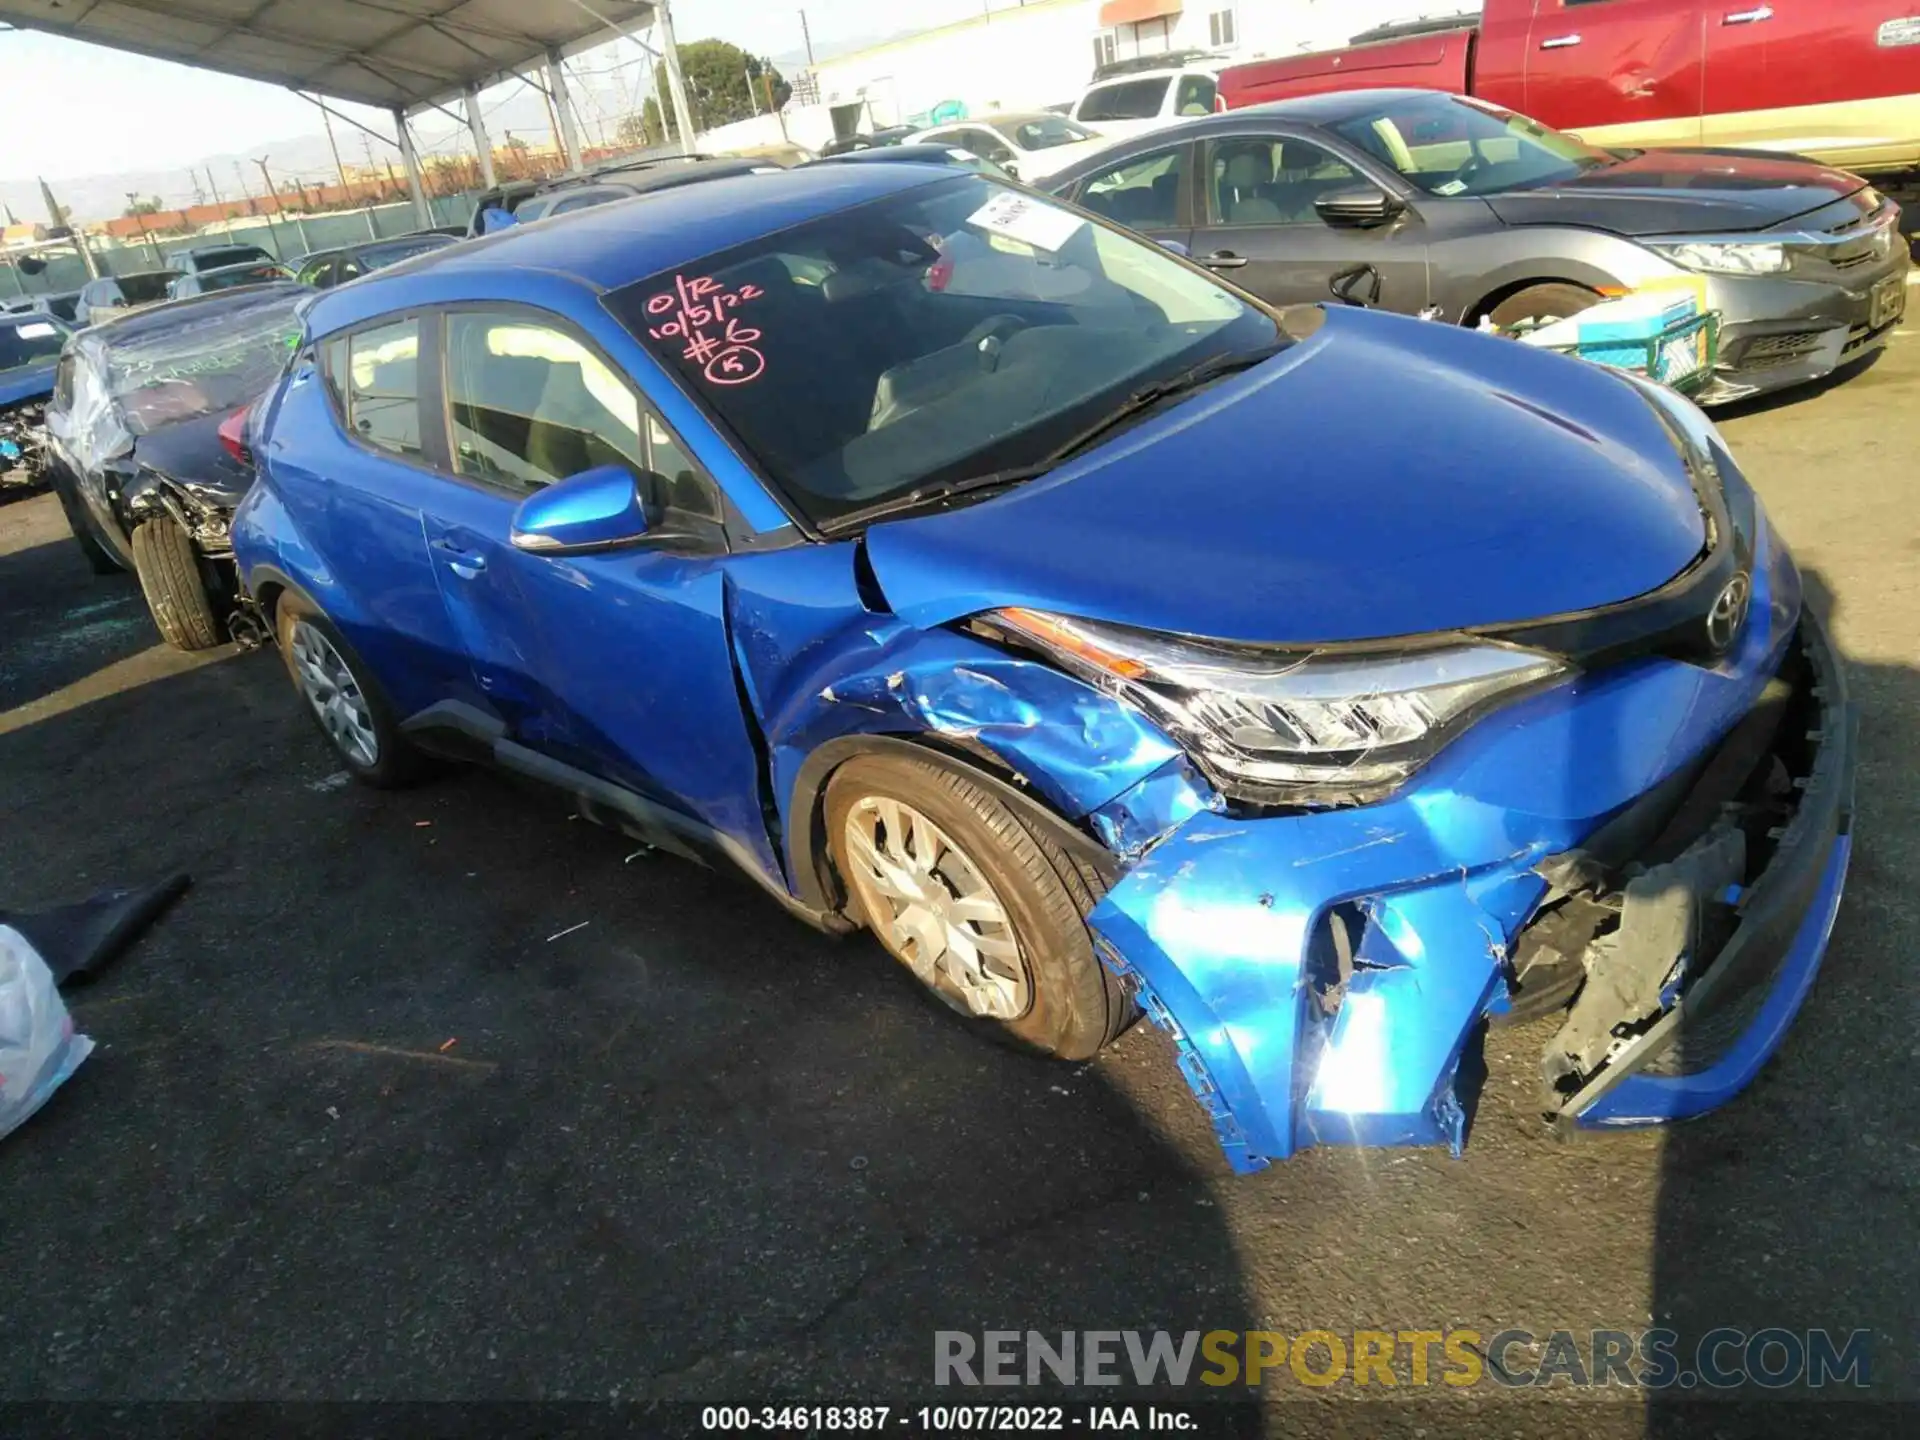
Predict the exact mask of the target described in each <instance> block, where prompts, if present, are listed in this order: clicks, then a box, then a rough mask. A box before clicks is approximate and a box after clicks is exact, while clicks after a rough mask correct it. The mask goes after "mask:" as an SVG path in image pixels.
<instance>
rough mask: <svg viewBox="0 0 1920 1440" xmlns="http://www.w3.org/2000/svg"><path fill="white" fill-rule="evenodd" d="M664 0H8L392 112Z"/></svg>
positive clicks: (446, 95)
mask: <svg viewBox="0 0 1920 1440" xmlns="http://www.w3.org/2000/svg"><path fill="white" fill-rule="evenodd" d="M654 8H655V7H654V5H653V3H652V0H0V21H11V22H12V23H14V24H16V25H20V26H23V27H25V28H28V29H33V30H44V31H47V32H49V33H51V34H55V35H65V36H67V37H69V38H71V39H74V40H85V41H88V42H90V43H92V44H95V45H106V46H110V47H112V48H113V49H116V50H131V51H134V52H135V53H137V54H141V55H151V56H155V57H157V58H159V59H162V60H174V61H178V62H179V63H180V64H182V65H195V66H199V67H201V68H203V69H207V70H219V71H223V72H225V73H226V74H229V75H239V76H243V77H245V78H246V79H249V80H263V81H265V82H267V83H268V84H270V85H285V86H288V87H290V88H292V89H295V90H311V91H315V92H317V93H319V94H322V95H326V96H330V97H332V98H333V99H336V100H351V101H357V102H358V103H360V104H362V105H375V106H378V107H379V108H381V109H383V110H393V109H396V108H398V109H401V110H417V109H420V108H422V107H425V106H429V105H440V104H447V103H451V102H452V101H454V100H456V99H458V98H459V97H460V95H461V94H462V93H463V92H464V91H465V90H466V89H467V87H468V86H475V87H478V88H482V89H484V88H485V87H486V86H488V85H491V84H493V83H495V82H496V81H499V80H504V79H507V78H510V77H511V76H514V75H517V74H518V73H519V72H520V71H521V70H522V69H523V68H524V67H526V66H528V65H530V64H532V63H534V62H536V61H540V60H543V59H545V58H548V57H550V56H553V55H555V54H558V55H562V56H564V55H570V54H573V53H575V52H576V51H579V50H584V49H587V48H588V47H590V46H594V45H599V44H602V43H604V42H605V41H608V40H612V39H615V38H617V35H618V33H620V32H626V31H631V30H632V29H633V28H635V27H636V26H646V25H651V24H652V23H653V21H654Z"/></svg>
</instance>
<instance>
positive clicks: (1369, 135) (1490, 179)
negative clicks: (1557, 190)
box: [1330, 94, 1617, 195]
mask: <svg viewBox="0 0 1920 1440" xmlns="http://www.w3.org/2000/svg"><path fill="white" fill-rule="evenodd" d="M1330 128H1331V129H1332V130H1333V131H1334V132H1335V133H1336V134H1338V135H1341V136H1343V137H1344V138H1346V139H1347V140H1350V141H1351V142H1353V143H1354V144H1355V145H1358V146H1359V147H1360V148H1361V149H1362V150H1365V151H1366V152H1367V153H1368V154H1370V155H1372V156H1374V157H1375V158H1376V159H1379V160H1383V161H1385V162H1386V163H1387V164H1389V165H1391V166H1392V167H1393V168H1394V169H1395V170H1398V171H1399V172H1400V173H1401V174H1402V175H1404V176H1406V177H1407V179H1409V180H1411V181H1412V182H1413V183H1414V184H1415V185H1418V186H1419V187H1420V188H1421V189H1422V190H1425V191H1426V192H1427V193H1428V194H1429V195H1497V194H1499V193H1500V192H1501V191H1503V190H1531V189H1535V188H1538V187H1539V186H1542V185H1557V184H1559V183H1561V182H1562V181H1566V180H1571V179H1573V178H1574V177H1575V176H1576V175H1582V174H1585V173H1586V172H1587V171H1589V170H1597V169H1599V168H1601V167H1602V166H1606V165H1612V164H1615V163H1617V162H1616V160H1615V157H1614V156H1612V155H1609V154H1608V153H1607V152H1606V151H1604V150H1596V149H1594V148H1593V147H1592V146H1591V145H1585V144H1582V143H1581V142H1580V141H1578V140H1576V139H1574V138H1573V137H1572V136H1571V135H1562V134H1561V133H1560V132H1559V131H1558V130H1549V129H1548V128H1547V127H1546V126H1545V125H1542V124H1541V123H1540V122H1539V121H1537V120H1529V119H1527V117H1526V116H1524V115H1515V114H1514V113H1513V112H1512V111H1509V110H1501V109H1499V108H1497V107H1496V106H1492V105H1485V104H1480V103H1474V102H1468V101H1465V100H1458V99H1454V98H1452V97H1450V96H1446V95H1421V94H1411V95H1405V96H1396V97H1395V98H1394V99H1393V100H1391V101H1389V102H1388V103H1387V104H1385V105H1382V106H1380V107H1378V108H1377V109H1372V110H1368V111H1366V112H1365V113H1364V114H1360V115H1355V116H1352V117H1350V118H1348V119H1346V120H1341V121H1339V122H1337V123H1336V124H1334V125H1333V126H1331V127H1330Z"/></svg>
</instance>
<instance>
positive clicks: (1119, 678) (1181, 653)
mask: <svg viewBox="0 0 1920 1440" xmlns="http://www.w3.org/2000/svg"><path fill="white" fill-rule="evenodd" d="M972 623H973V627H974V628H975V629H976V630H979V631H983V632H986V633H990V634H994V635H997V636H999V637H1001V638H1005V639H1009V640H1012V641H1015V642H1018V643H1024V644H1027V645H1029V646H1032V647H1034V648H1036V649H1039V650H1041V651H1043V652H1045V653H1046V654H1047V655H1049V656H1050V657H1052V658H1053V659H1054V660H1055V661H1056V662H1058V663H1059V664H1060V665H1061V666H1062V667H1063V668H1065V669H1067V670H1069V671H1071V672H1073V673H1074V674H1076V675H1079V676H1080V677H1081V678H1082V679H1085V680H1088V681H1090V682H1092V683H1093V684H1095V685H1097V686H1099V687H1100V688H1101V689H1103V690H1105V691H1107V692H1108V693H1110V694H1113V695H1116V696H1119V697H1120V698H1122V699H1124V700H1127V701H1129V702H1131V703H1132V704H1134V705H1137V706H1138V707H1139V708H1140V709H1141V710H1144V711H1145V712H1146V713H1147V714H1148V715H1150V716H1151V717H1152V718H1153V719H1154V720H1155V721H1156V722H1157V723H1158V724H1160V725H1161V726H1162V727H1163V728H1164V729H1165V730H1166V731H1167V733H1168V734H1169V735H1171V736H1172V737H1173V738H1174V739H1176V740H1178V741H1179V742H1180V743H1181V744H1182V745H1183V746H1185V747H1186V749H1187V751H1188V752H1189V754H1191V755H1192V757H1193V760H1194V762H1195V763H1196V764H1197V765H1199V766H1200V768H1201V769H1202V770H1204V771H1205V772H1206V774H1207V776H1208V778H1209V779H1211V780H1212V781H1213V783H1214V784H1215V785H1216V786H1218V787H1219V789H1220V791H1221V792H1222V793H1223V794H1225V795H1228V796H1231V797H1232V798H1234V799H1236V800H1242V801H1247V802H1249V803H1253V804H1266V805H1341V804H1358V803H1361V802H1364V801H1368V800H1373V799H1378V798H1379V797H1380V796H1382V795H1384V794H1386V793H1388V792H1389V791H1391V790H1393V789H1395V788H1396V787H1397V786H1399V785H1400V783H1401V782H1402V781H1404V780H1405V779H1406V778H1407V777H1408V776H1409V775H1411V774H1412V773H1413V772H1414V771H1415V770H1417V769H1419V768H1420V767H1421V766H1422V765H1424V764H1426V762H1427V761H1428V760H1430V759H1432V758H1433V756H1434V755H1435V754H1436V753H1437V752H1438V751H1439V749H1440V747H1441V746H1442V745H1443V744H1445V743H1446V741H1447V740H1448V739H1449V738H1450V737H1451V736H1452V734H1454V733H1455V732H1457V731H1458V730H1459V728H1460V727H1461V726H1462V725H1463V724H1464V723H1465V722H1466V721H1468V720H1469V719H1471V718H1473V717H1474V716H1476V715H1478V714H1480V713H1481V712H1483V711H1484V710H1485V709H1486V708H1487V706H1488V705H1490V704H1492V703H1493V702H1495V701H1497V700H1508V699H1512V698H1514V697H1515V696H1516V695H1517V694H1518V692H1520V691H1522V690H1525V689H1529V688H1531V687H1533V686H1536V685H1538V684H1540V683H1541V682H1543V681H1546V680H1550V679H1553V678H1555V677H1557V676H1560V675H1563V674H1565V673H1567V671H1568V668H1569V667H1568V666H1567V665H1566V664H1565V662H1563V661H1561V660H1558V659H1555V658H1554V657H1552V656H1550V655H1543V654H1540V653H1539V652H1537V651H1533V650H1523V649H1520V648H1518V647H1515V646H1510V645H1498V644H1491V643H1488V642H1486V641H1481V640H1475V639H1470V638H1468V637H1465V636H1462V637H1460V638H1459V639H1458V640H1457V641H1455V642H1453V643H1446V642H1441V643H1437V644H1434V645H1431V646H1428V647H1425V648H1420V649H1405V648H1402V649H1395V650H1371V651H1367V650H1338V651H1335V650H1324V649H1323V650H1312V651H1291V652H1289V651H1278V650H1261V649H1256V648H1253V647H1251V646H1238V645H1227V644H1220V643H1216V642H1209V641H1204V640H1192V639H1186V638H1183V637H1178V636H1173V635H1162V634H1154V633H1149V632H1145V631H1139V630H1131V629H1127V628H1125V627H1122V626H1118V625H1106V624H1102V623H1099V622H1097V621H1092V620H1080V619H1073V618H1069V617H1066V616H1062V615H1049V614H1044V613H1042V612H1040V611H1035V610H1023V609H1009V610H996V611H992V612H990V613H988V614H986V615H982V616H979V617H977V618H976V619H975V620H974V621H973V622H972Z"/></svg>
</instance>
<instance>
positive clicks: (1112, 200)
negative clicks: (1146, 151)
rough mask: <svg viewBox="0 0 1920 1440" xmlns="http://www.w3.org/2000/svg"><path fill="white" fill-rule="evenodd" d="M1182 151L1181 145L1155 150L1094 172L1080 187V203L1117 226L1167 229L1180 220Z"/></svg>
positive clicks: (1184, 152) (1139, 228) (1184, 154)
mask: <svg viewBox="0 0 1920 1440" xmlns="http://www.w3.org/2000/svg"><path fill="white" fill-rule="evenodd" d="M1186 153H1187V147H1186V146H1184V145H1180V146H1176V147H1175V148H1173V149H1171V150H1156V151H1155V152H1154V153H1153V154H1151V155H1142V156H1140V157H1139V158H1138V159H1136V160H1129V161H1128V162H1127V163H1126V164H1125V165H1122V166H1121V167H1120V168H1119V169H1117V170H1109V171H1108V172H1107V173H1106V174H1104V175H1096V176H1094V177H1093V178H1092V179H1091V180H1089V181H1087V183H1086V186H1085V188H1084V189H1082V190H1081V192H1080V203H1081V204H1082V205H1084V206H1086V207H1087V209H1089V210H1091V211H1093V212H1094V213H1095V214H1096V215H1104V216H1106V217H1107V218H1108V219H1109V220H1112V221H1113V222H1114V223H1116V224H1119V225H1126V226H1129V227H1131V228H1133V229H1136V230H1154V229H1160V230H1170V229H1172V228H1173V227H1174V226H1176V225H1177V224H1179V221H1180V209H1179V206H1180V172H1181V170H1182V168H1183V167H1184V165H1185V157H1186Z"/></svg>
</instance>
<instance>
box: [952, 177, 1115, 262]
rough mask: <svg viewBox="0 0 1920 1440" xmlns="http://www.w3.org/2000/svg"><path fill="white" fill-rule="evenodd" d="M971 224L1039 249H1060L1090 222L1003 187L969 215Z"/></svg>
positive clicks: (968, 219)
mask: <svg viewBox="0 0 1920 1440" xmlns="http://www.w3.org/2000/svg"><path fill="white" fill-rule="evenodd" d="M967 223H968V224H969V225H977V226H979V227H980V228H981V229H982V230H986V231H990V232H992V233H993V234H996V235H1005V236H1006V237H1007V238H1008V239H1010V240H1021V241H1024V242H1025V243H1026V244H1028V245H1031V246H1033V248H1034V249H1036V250H1047V251H1053V250H1058V249H1059V248H1060V247H1061V246H1063V245H1065V244H1066V243H1067V241H1069V240H1071V239H1072V238H1073V237H1074V236H1075V235H1077V234H1079V233H1080V230H1081V229H1082V228H1083V227H1084V226H1085V225H1086V223H1087V222H1086V221H1085V220H1082V219H1081V218H1080V217H1079V216H1078V215H1075V214H1073V213H1072V212H1071V211H1068V210H1060V209H1056V208H1055V207H1054V206H1052V205H1049V204H1047V203H1046V201H1044V200H1037V199H1035V198H1034V197H1033V196H1031V195H1020V194H1016V193H1015V192H1014V191H1011V190H1002V191H1001V192H1000V193H999V194H998V195H995V196H994V197H993V199H991V200H989V201H988V202H987V203H986V204H984V205H982V206H981V207H980V208H979V209H978V210H976V211H974V212H973V214H971V215H969V216H968V217H967Z"/></svg>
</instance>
